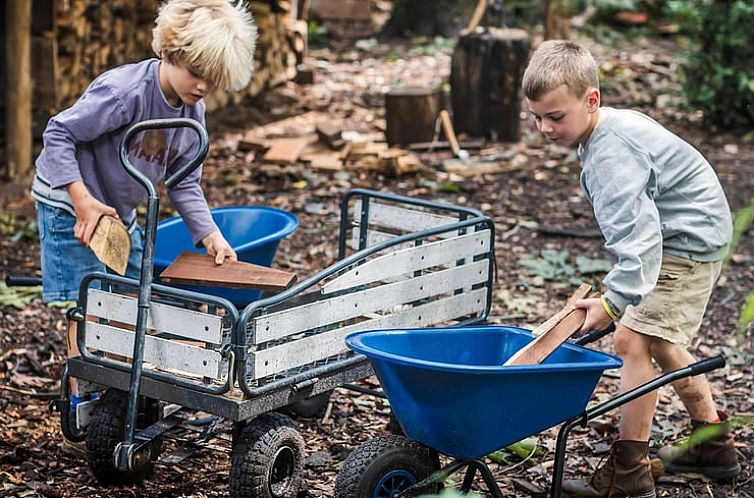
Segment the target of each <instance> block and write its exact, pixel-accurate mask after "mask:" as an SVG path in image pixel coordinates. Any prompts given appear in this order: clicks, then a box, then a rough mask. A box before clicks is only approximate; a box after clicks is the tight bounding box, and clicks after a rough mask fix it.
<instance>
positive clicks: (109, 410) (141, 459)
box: [86, 389, 161, 484]
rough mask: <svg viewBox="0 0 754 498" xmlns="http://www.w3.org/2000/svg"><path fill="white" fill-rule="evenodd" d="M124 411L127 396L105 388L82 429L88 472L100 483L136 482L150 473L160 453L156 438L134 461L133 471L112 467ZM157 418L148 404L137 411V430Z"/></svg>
mask: <svg viewBox="0 0 754 498" xmlns="http://www.w3.org/2000/svg"><path fill="white" fill-rule="evenodd" d="M127 409H128V393H125V392H123V391H118V390H116V389H108V390H107V391H105V394H104V395H103V396H102V398H100V400H99V402H98V403H97V406H96V407H95V408H94V410H93V411H92V418H91V421H90V423H89V425H87V426H86V456H87V460H88V461H89V470H91V472H92V474H94V477H95V478H96V479H97V480H98V481H99V482H100V483H102V484H129V483H135V482H140V481H142V480H144V479H146V478H147V477H149V475H150V474H151V473H152V470H153V467H154V461H155V460H157V458H158V457H159V454H160V449H161V444H160V441H159V440H158V439H156V440H154V441H152V442H151V443H150V444H149V446H148V447H147V448H145V449H144V450H143V451H140V452H139V453H138V454H137V455H136V456H135V457H134V458H135V461H134V468H133V470H129V471H125V472H124V471H121V470H118V469H117V468H116V467H115V460H114V457H113V451H114V450H115V447H116V446H117V445H118V443H120V442H121V441H122V440H123V432H124V431H125V427H126V412H127ZM158 419H159V407H158V405H157V403H154V402H150V403H148V406H147V407H146V409H144V410H142V409H141V408H140V409H139V416H138V417H137V422H136V427H137V429H144V428H146V427H149V426H150V425H151V424H153V423H154V422H156V421H157V420H158Z"/></svg>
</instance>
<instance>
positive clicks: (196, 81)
mask: <svg viewBox="0 0 754 498" xmlns="http://www.w3.org/2000/svg"><path fill="white" fill-rule="evenodd" d="M160 66H161V69H162V68H163V67H164V75H165V77H164V78H162V77H161V78H160V85H161V87H162V91H163V92H164V93H165V96H166V97H167V98H168V100H169V101H170V103H171V104H173V105H178V104H180V103H181V102H183V103H184V104H188V105H196V103H197V102H199V101H200V100H201V99H203V98H204V97H206V96H207V95H208V94H209V93H210V92H211V91H212V90H213V89H214V85H213V84H212V83H210V82H209V81H207V80H206V79H204V78H202V76H201V75H199V74H198V73H197V72H196V71H194V70H192V69H191V68H190V67H189V66H188V65H186V64H184V63H177V64H170V63H169V62H167V61H166V60H165V59H164V58H163V60H162V64H160Z"/></svg>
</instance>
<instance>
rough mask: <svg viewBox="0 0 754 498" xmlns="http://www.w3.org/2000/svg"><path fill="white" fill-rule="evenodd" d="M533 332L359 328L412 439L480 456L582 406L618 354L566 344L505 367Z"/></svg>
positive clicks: (363, 349) (357, 339) (351, 339)
mask: <svg viewBox="0 0 754 498" xmlns="http://www.w3.org/2000/svg"><path fill="white" fill-rule="evenodd" d="M531 339H532V335H531V333H530V332H529V331H527V330H523V329H517V328H513V327H499V326H484V327H456V328H445V329H441V328H438V329H409V330H381V331H365V332H357V333H354V334H351V335H349V336H348V337H347V338H346V343H347V344H348V346H349V347H350V348H351V349H353V350H355V351H357V352H359V353H361V354H363V355H365V356H367V357H368V358H369V360H370V362H371V364H372V366H373V368H374V370H375V373H376V374H377V378H378V379H379V381H380V384H381V385H382V388H383V390H384V391H385V394H386V395H387V398H388V400H389V401H390V406H391V408H392V410H393V413H394V414H395V416H396V418H397V419H398V421H399V422H400V424H401V427H402V428H403V430H404V431H405V433H406V435H408V436H409V437H410V438H412V439H414V440H416V441H418V442H420V443H422V444H424V445H425V446H429V447H431V448H434V449H436V450H438V451H440V452H442V453H445V454H447V455H450V456H452V457H455V458H457V459H460V460H466V459H474V458H480V457H482V456H484V455H487V454H489V453H491V452H492V451H495V450H497V449H499V448H502V447H504V446H507V445H509V444H511V443H514V442H516V441H519V440H521V439H523V438H525V437H528V436H530V435H532V434H536V433H537V432H540V431H542V430H544V429H548V428H550V427H553V426H556V425H558V424H560V423H561V422H564V421H565V420H567V419H569V418H571V417H574V416H576V415H578V414H580V413H582V412H583V410H584V408H585V407H586V404H587V403H588V402H589V399H590V398H591V396H592V393H593V392H594V389H595V387H596V386H597V383H598V382H599V379H600V377H601V375H602V372H603V370H605V369H608V368H619V367H620V366H621V365H622V362H621V360H620V359H619V358H616V357H614V356H611V355H608V354H605V353H600V352H596V351H592V350H589V349H586V348H584V347H581V346H577V345H573V344H564V345H563V346H561V347H560V348H558V349H557V350H556V351H555V352H554V353H553V354H552V355H551V356H550V357H549V358H548V359H547V360H546V361H545V362H544V363H542V364H539V365H527V366H515V367H503V366H502V364H503V362H505V360H506V359H507V358H509V357H510V356H511V355H512V354H513V353H514V352H516V351H518V349H520V348H521V347H523V346H524V345H525V344H527V343H528V342H529V341H530V340H531Z"/></svg>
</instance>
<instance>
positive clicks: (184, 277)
mask: <svg viewBox="0 0 754 498" xmlns="http://www.w3.org/2000/svg"><path fill="white" fill-rule="evenodd" d="M296 279H297V277H296V275H295V274H293V273H289V272H286V271H282V270H275V269H273V268H267V267H266V266H259V265H254V264H251V263H245V262H243V261H225V262H224V263H223V264H222V265H217V264H215V258H214V256H210V255H208V254H199V253H194V252H184V253H182V254H181V255H180V256H178V257H177V258H175V261H173V263H171V265H170V266H168V267H167V268H165V270H164V271H163V272H162V273H161V274H160V280H162V281H163V282H165V283H169V284H190V285H207V286H213V287H229V288H238V289H262V290H266V291H281V290H283V289H287V288H288V287H290V286H291V285H293V284H294V283H295V282H296Z"/></svg>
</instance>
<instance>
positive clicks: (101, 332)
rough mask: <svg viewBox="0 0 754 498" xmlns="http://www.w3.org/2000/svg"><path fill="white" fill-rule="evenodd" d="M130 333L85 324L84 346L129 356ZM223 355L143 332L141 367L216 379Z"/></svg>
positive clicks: (131, 348) (88, 323)
mask: <svg viewBox="0 0 754 498" xmlns="http://www.w3.org/2000/svg"><path fill="white" fill-rule="evenodd" d="M134 336H135V334H134V332H133V331H130V330H124V329H121V328H117V327H112V326H110V325H103V324H99V323H94V322H87V324H86V338H85V344H86V347H87V348H91V349H95V350H97V351H103V352H105V353H111V354H115V355H119V356H124V357H126V358H129V359H130V358H132V355H133V348H134ZM222 365H223V358H222V356H221V355H220V353H218V352H217V351H213V350H211V349H205V348H203V347H195V346H192V345H189V344H185V343H182V342H179V341H174V340H168V339H162V338H159V337H154V336H150V335H147V336H146V337H145V343H144V366H145V368H158V369H160V370H163V371H177V372H180V373H185V374H189V375H195V376H198V377H209V378H212V379H220V377H221V376H222V371H223V370H224V369H221V366H222Z"/></svg>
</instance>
